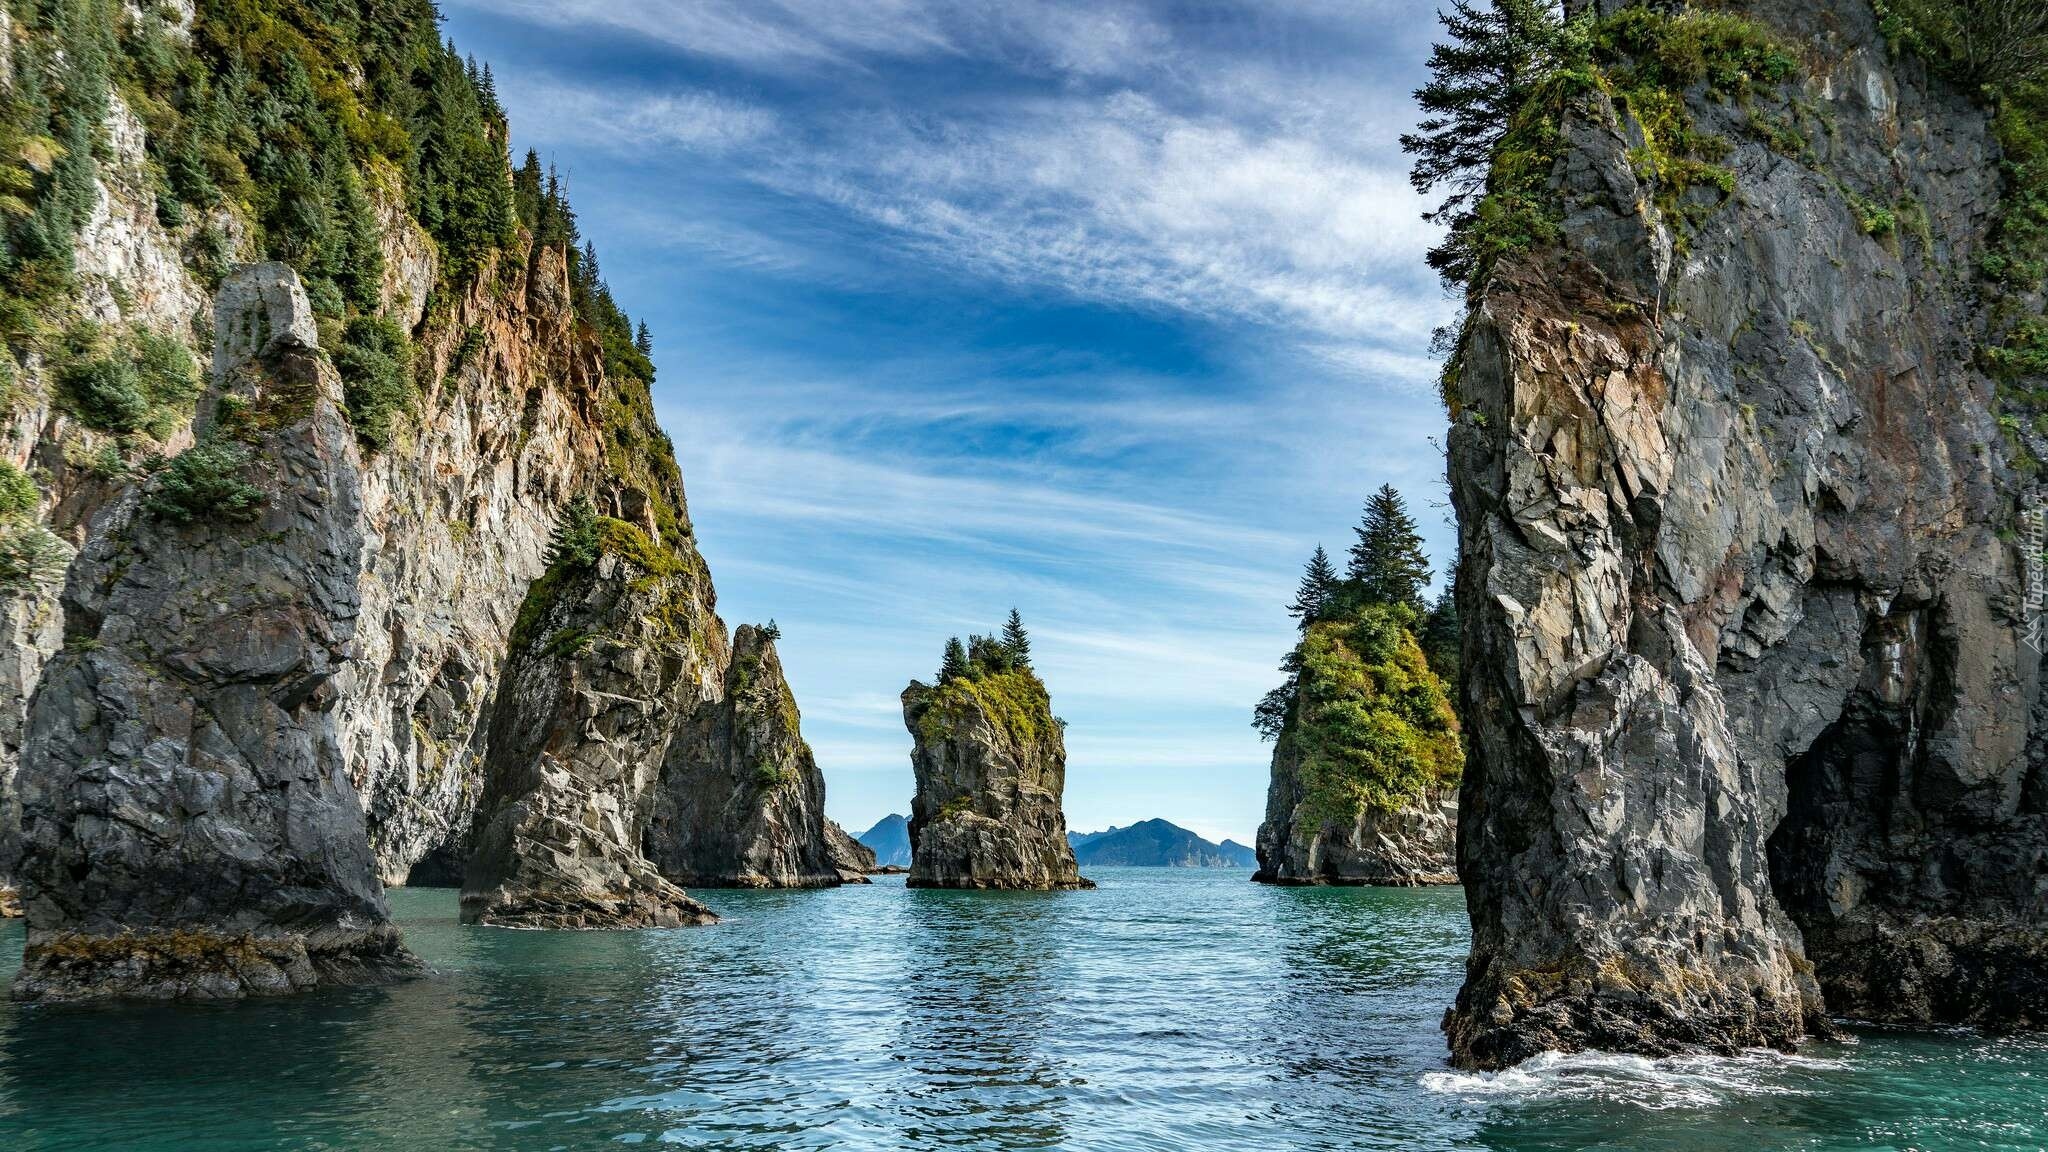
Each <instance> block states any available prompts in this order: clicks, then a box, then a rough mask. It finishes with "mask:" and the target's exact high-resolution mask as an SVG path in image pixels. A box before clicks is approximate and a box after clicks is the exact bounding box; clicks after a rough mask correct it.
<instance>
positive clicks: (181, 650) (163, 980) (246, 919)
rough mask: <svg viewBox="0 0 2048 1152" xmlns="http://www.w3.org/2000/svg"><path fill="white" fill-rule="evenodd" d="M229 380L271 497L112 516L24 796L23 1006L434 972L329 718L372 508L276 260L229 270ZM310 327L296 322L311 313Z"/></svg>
mask: <svg viewBox="0 0 2048 1152" xmlns="http://www.w3.org/2000/svg"><path fill="white" fill-rule="evenodd" d="M220 299H221V313H220V316H219V318H218V321H217V325H216V332H217V334H218V341H219V343H218V345H217V354H216V366H217V367H218V368H220V369H222V372H221V374H220V375H219V376H217V378H216V381H215V388H214V392H213V393H212V394H210V395H209V397H208V398H207V402H206V405H205V407H204V408H203V409H202V419H206V418H207V416H206V413H208V412H213V413H216V414H218V413H219V412H220V411H221V409H220V405H221V404H222V403H224V401H222V400H221V399H220V397H221V396H222V395H223V394H225V395H229V396H232V397H234V399H235V402H236V403H237V405H238V410H239V412H240V418H239V424H238V427H239V428H240V430H239V431H236V432H233V433H228V432H226V431H223V433H222V434H223V435H235V436H237V437H238V438H239V439H240V440H242V441H245V442H246V444H247V446H248V450H249V453H250V462H249V463H248V464H247V466H246V467H244V468H243V469H242V475H243V478H244V480H245V481H246V482H248V483H252V484H254V485H255V486H256V487H257V488H258V489H260V491H261V492H262V496H263V503H262V505H261V508H260V510H259V511H258V512H257V514H256V515H255V518H254V519H252V520H249V521H247V522H236V521H232V520H226V519H223V518H220V517H218V516H211V515H209V514H208V510H204V509H200V510H196V511H198V512H199V515H197V516H195V517H194V518H193V519H192V521H191V522H190V523H182V524H181V523H179V522H177V521H176V520H175V519H174V518H172V517H170V516H169V515H167V514H165V513H164V512H162V511H160V510H159V509H158V508H157V507H155V506H154V500H155V499H156V498H159V497H161V495H162V493H163V481H162V479H161V478H159V479H158V480H156V481H153V482H152V483H151V484H150V485H148V486H147V487H146V488H145V489H144V490H143V491H142V492H140V493H132V494H131V495H130V496H129V497H127V498H125V499H124V500H123V501H122V502H120V503H119V504H117V505H116V506H114V507H112V508H110V509H109V510H108V511H107V512H106V513H104V514H103V516H102V522H101V523H100V524H99V525H98V526H97V528H96V530H95V531H94V533H93V535H92V538H91V541H90V543H89V544H88V546H87V548H86V549H85V551H84V552H83V553H82V554H81V556H80V558H79V560H78V562H77V563H76V564H75V565H74V566H73V569H72V571H71V574H70V578H69V582H68V585H67V587H66V591H65V628H66V633H67V636H66V642H65V646H64V649H63V651H62V652H60V653H59V654H58V655H57V656H56V657H55V658H54V659H53V660H52V661H51V662H50V665H49V667H48V668H47V669H46V670H45V671H44V674H43V677H42V683H41V687H40V688H39V690H38V692H37V694H36V697H35V700H34V703H33V704H32V705H31V707H30V710H29V716H28V732H27V738H26V741H25V744H24V751H23V757H22V765H21V770H20V779H19V787H20V793H21V804H22V816H23V835H24V839H25V841H26V844H27V851H26V854H25V856H24V862H23V880H24V884H23V887H24V896H25V903H26V906H27V914H28V943H27V949H26V952H25V955H24V958H23V966H22V970H21V973H20V975H19V976H18V977H17V978H16V980H15V984H14V987H13V994H14V995H15V996H16V997H17V998H21V999H38V1000H62V999H72V998H88V997H91V998H98V997H107V996H125V997H152V998H230V997H238V996H243V995H252V994H266V993H278V992H287V991H292V990H295V989H299V988H304V987H307V986H310V985H313V984H317V983H348V982H357V981H362V980H368V979H377V978H384V977H390V976H394V975H403V974H408V973H411V972H414V971H417V970H418V962H417V961H415V960H414V959H413V958H412V957H411V955H410V954H409V953H407V952H406V951H405V949H404V947H403V946H402V945H401V944H400V942H399V939H398V934H397V930H396V929H395V928H393V927H392V926H391V925H390V924H389V923H388V918H387V916H386V912H385V907H384V898H383V891H382V889H381V888H380V887H379V886H378V884H377V879H376V874H375V870H374V868H373V862H372V859H371V855H370V851H369V839H368V836H367V833H366V830H365V827H364V822H363V812H362V806H361V802H360V801H359V800H358V798H357V796H356V795H355V792H354V790H353V788H352V787H351V786H350V782H349V778H348V775H347V773H346V771H345V770H344V763H343V758H342V753H341V747H340V741H339V731H338V726H337V723H336V718H335V715H334V705H335V702H336V697H337V687H336V680H337V678H338V676H339V674H340V673H341V672H342V670H343V669H344V667H345V665H346V663H347V660H348V658H349V649H350V645H351V643H352V642H353V641H354V639H355V633H356V623H357V618H358V616H359V614H360V610H361V605H360V600H359V597H358V593H357V583H358V577H359V573H360V568H361V564H362V557H363V510H362V498H361V490H360V485H359V467H360V465H359V462H358V460H357V456H356V444H355V435H354V432H353V430H352V429H351V428H350V426H349V424H348V421H347V419H346V418H345V417H344V416H343V414H342V411H341V408H340V396H341V388H340V381H339V379H338V378H337V377H336V376H335V374H334V370H333V368H332V367H331V366H330V365H329V364H328V363H327V361H326V360H325V358H324V357H322V356H321V355H320V354H319V352H318V350H317V348H316V347H315V346H314V345H313V344H312V343H310V342H309V336H310V333H311V322H310V321H311V312H310V309H309V308H308V307H307V305H306V301H305V296H304V293H303V292H302V291H301V290H300V288H299V285H298V279H297V277H296V276H295V275H294V274H293V273H292V272H291V270H290V269H289V268H287V267H285V266H284V265H281V264H264V265H255V266H251V267H246V268H244V269H242V270H240V271H238V272H237V273H236V274H235V275H234V276H233V277H232V278H231V279H230V281H229V282H228V284H227V285H225V286H224V288H223V290H222V292H221V294H220ZM302 319H303V320H304V323H303V324H302V323H300V321H301V320H302Z"/></svg>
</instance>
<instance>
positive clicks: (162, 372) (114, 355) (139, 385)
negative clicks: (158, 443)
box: [56, 323, 200, 440]
mask: <svg viewBox="0 0 2048 1152" xmlns="http://www.w3.org/2000/svg"><path fill="white" fill-rule="evenodd" d="M59 360H60V363H59V365H58V367H57V371H56V379H57V402H58V405H59V406H60V407H62V408H63V409H64V410H65V411H66V412H69V413H70V414H71V415H73V416H75V417H77V418H78V420H79V422H80V423H82V424H84V425H85V426H86V427H88V428H92V429H96V430H98V431H101V432H116V433H126V432H146V433H148V434H149V435H151V436H154V437H156V438H157V439H159V440H161V439H164V438H165V437H167V436H169V435H170V434H171V433H172V432H173V431H175V430H176V428H177V427H178V426H179V425H180V424H182V423H183V422H184V420H185V419H186V418H187V417H188V416H189V415H190V414H191V411H192V404H193V402H194V401H195V400H197V399H198V398H199V392H200V383H199V369H198V367H197V365H196V364H195V363H194V362H193V359H192V353H191V352H190V351H188V350H187V349H186V348H185V345H184V344H183V343H181V342H179V341H177V340H175V339H172V338H170V337H167V336H160V335H157V334H156V333H154V332H151V331H149V330H148V329H144V328H137V329H135V330H133V331H131V332H126V333H120V334H118V335H115V334H112V333H110V332H109V331H108V330H106V329H103V328H101V327H100V326H98V325H95V324H90V323H86V324H80V325H77V326H75V327H74V328H72V329H71V331H70V332H68V333H66V335H65V340H64V346H63V348H62V349H61V350H60V352H59Z"/></svg>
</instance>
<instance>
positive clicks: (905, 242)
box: [444, 0, 1454, 843]
mask: <svg viewBox="0 0 2048 1152" xmlns="http://www.w3.org/2000/svg"><path fill="white" fill-rule="evenodd" d="M444 7H445V8H446V13H447V30H448V33H449V35H450V36H451V37H452V38H453V39H454V40H455V41H456V44H457V47H458V48H460V49H461V50H463V51H465V52H469V53H473V54H475V55H476V56H478V57H479V58H480V59H481V60H483V61H487V62H488V63H490V65H491V66H492V69H493V71H494V74H495V76H496V78H497V82H498V86H499V90H500V94H501V95H502V97H503V98H504V101H505V104H506V107H507V109H508V111H509V113H510V115H511V118H512V124H513V144H514V147H515V149H518V150H524V149H525V148H527V147H533V148H537V149H539V150H540V151H541V153H542V154H543V155H544V156H545V157H547V158H549V159H551V160H553V161H554V162H555V163H556V164H558V165H559V166H560V168H561V170H562V171H563V172H564V173H565V174H566V176H567V177H568V180H569V186H570V193H571V198H572V200H573V202H574V204H575V206H576V208H577V211H578V213H579V216H580V219H581V222H582V228H583V232H584V234H585V235H586V236H587V237H589V238H591V239H592V240H594V241H595V242H596V244H597V246H598V252H599V256H600V258H601V261H602V266H603V270H604V274H605V276H606V278H607V279H608V280H609V281H610V283H611V285H612V288H613V290H614V292H615V294H616V295H617V296H618V298H619V300H620V302H621V304H623V305H624V306H625V308H626V309H627V311H628V312H630V313H631V314H632V315H633V316H634V317H635V318H636V319H645V320H646V321H647V323H648V324H649V326H650V327H651V328H652V330H653V333H654V341H655V361H656V363H657V365H658V367H659V369H660V382H659V383H658V385H657V386H656V389H655V398H656V403H657V406H658V408H659V411H660V414H661V417H662V422H663V424H664V425H665V426H666V427H667V428H668V430H669V432H670V433H671V434H672V435H673V436H674V438H675V442H676V446H677V450H678V452H679V453H680V455H681V457H682V465H683V475H684V478H685V482H686V484H687V486H688V489H689V496H690V506H691V513H692V516H693V518H694V519H695V521H696V524H697V531H698V539H699V542H700V544H701V546H702V548H703V550H704V553H705V556H706V558H707V559H708V560H709V562H710V564H711V570H712V573H713V576H714V577H715V579H716V580H717V584H718V590H719V608H720V612H721V614H722V615H723V616H724V617H725V619H726V620H727V621H728V622H729V623H734V624H736V623H740V622H744V621H750V620H751V621H760V620H766V619H768V618H770V617H773V618H774V619H775V620H776V621H777V622H778V623H779V624H780V625H781V626H782V630H783V640H782V643H781V650H782V658H783V662H784V664H785V666H786V667H787V669H788V672H789V677H790V680H791V682H792V684H793V685H794V686H795V689H796V692H797V700H798V703H799V705H800V706H801V708H802V710H803V714H804V730H805V735H806V736H807V737H808V738H809V739H810V742H811V744H812V746H813V747H814V748H815V749H816V751H817V754H818V759H819V762H820V764H822V765H823V767H824V771H825V777H826V781H827V795H828V802H827V807H828V810H829V811H830V813H831V814H832V815H833V816H834V817H836V818H837V819H839V820H840V822H841V823H843V824H845V825H846V826H847V827H849V828H851V829H853V830H854V831H855V832H856V833H858V832H860V831H861V830H863V829H864V828H866V827H867V826H868V825H869V824H871V823H873V822H874V821H875V820H876V819H878V818H879V817H881V816H882V815H884V814H886V813H888V812H892V811H907V810H908V807H909V798H910V793H911V789H912V784H911V774H910V767H909V750H910V739H909V736H908V735H907V734H906V732H905V731H904V728H903V722H902V718H901V714H900V711H899V707H898V704H897V696H898V694H899V693H900V692H901V691H902V689H903V687H904V685H905V684H906V683H907V682H908V681H909V680H910V679H911V678H912V677H923V678H929V677H930V676H931V674H932V671H933V669H935V668H936V667H937V665H938V660H939V655H940V650H941V648H942V646H943V644H944V642H945V640H946V638H947V637H948V636H951V635H956V634H964V633H967V632H970V631H992V630H993V629H995V628H996V627H997V626H998V625H999V624H1000V623H1001V621H1002V619H1003V616H1004V615H1005V614H1006V613H1007V612H1008V611H1009V609H1010V607H1011V606H1012V605H1015V606H1016V607H1017V608H1019V609H1020V610H1021V611H1022V612H1023V614H1024V618H1025V621H1026V623H1027V625H1028V626H1029V627H1030V628H1031V631H1032V636H1033V645H1034V647H1033V651H1034V656H1035V659H1036V663H1037V665H1038V667H1039V670H1040V672H1041V674H1042V675H1043V676H1044V677H1045V680H1046V682H1047V684H1048V686H1049V687H1050V689H1051V691H1052V697H1053V707H1054V710H1055V711H1056V712H1057V713H1058V714H1059V715H1061V716H1062V717H1064V718H1065V719H1066V720H1067V721H1068V722H1069V724H1070V727H1069V729H1068V733H1067V747H1068V774H1067V796H1066V807H1067V815H1068V819H1069V822H1070V823H1071V824H1072V825H1073V826H1074V827H1076V828H1081V829H1096V828H1101V827H1105V826H1107V825H1110V824H1128V823H1131V822H1133V821H1136V820H1141V819H1145V818H1148V817H1153V816H1163V817H1165V818H1167V819H1169V820H1172V821H1174V822H1175V823H1178V824H1182V825H1185V826H1187V827H1189V828H1192V829H1194V830H1195V831H1197V832H1199V833H1202V834H1203V835H1206V836H1209V837H1210V838H1212V839H1221V838H1223V837H1226V836H1228V837H1231V838H1234V839H1237V840H1240V841H1243V842H1246V843H1249V842H1250V841H1251V837H1252V834H1253V833H1254V831H1255V830H1256V829H1257V827H1258V823H1259V820H1260V818H1261V816H1262V815H1263V809H1264V805H1265V789H1266V778H1267V766H1268V756H1269V749H1268V747H1267V746H1266V745H1264V744H1262V743H1261V742H1260V741H1259V740H1258V738H1257V736H1256V734H1255V733H1254V732H1253V731H1252V729H1251V727H1250V725H1249V720H1250V714H1251V707H1252V705H1253V704H1254V703H1255V702H1256V701H1257V700H1258V698H1259V696H1260V695H1261V694H1262V693H1263V692H1265V691H1266V690H1267V689H1268V688H1270V687H1271V686H1272V685H1273V684H1274V683H1275V682H1277V680H1278V673H1277V672H1276V671H1275V666H1276V665H1277V663H1278V661H1279V659H1280V656H1281V655H1282V653H1283V652H1284V651H1285V650H1286V648H1287V646H1288V645H1289V643H1290V642H1291V639H1292V635H1293V632H1292V624H1291V621H1289V619H1288V618H1287V616H1286V614H1285V607H1284V606H1285V604H1286V601H1287V599H1288V597H1289V595H1290V594H1291V592H1292V588H1293V584H1294V581H1295V579H1296V576H1297V575H1298V573H1299V570H1300V566H1301V563H1302V561H1303V560H1304V559H1306V557H1307V555H1308V553H1309V551H1310V550H1311V549H1312V548H1313V547H1314V546H1315V545H1316V544H1317V543H1318V542H1322V543H1324V544H1325V545H1327V546H1329V547H1330V549H1331V551H1332V552H1333V553H1337V552H1340V550H1341V548H1342V547H1343V546H1345V545H1347V544H1348V543H1349V541H1350V526H1351V525H1352V524H1353V523H1354V522H1355V521H1356V519H1357V514H1358V510H1359V507H1360V505H1361V503H1362V501H1363V499H1364V497H1365V495H1366V493H1367V492H1368V491H1370V490H1371V489H1373V488H1375V487H1377V486H1378V485H1379V484H1381V483H1383V482H1384V483H1392V484H1394V485H1395V486H1397V487H1398V488H1400V489H1401V490H1402V491H1403V492H1404V493H1405V494H1406V495H1407V497H1408V500H1409V503H1410V506H1411V507H1412V508H1413V509H1414V510H1415V511H1416V513H1417V514H1418V517H1419V519H1420V520H1421V521H1422V523H1423V527H1424V530H1425V535H1426V538H1427V541H1428V544H1429V548H1430V555H1431V556H1432V557H1433V558H1436V559H1438V560H1442V559H1443V558H1446V557H1448V556H1450V555H1451V551H1452V546H1453V534H1452V531H1451V528H1450V526H1449V523H1448V510H1447V508H1446V507H1445V505H1446V496H1445V492H1444V488H1443V485H1442V472H1443V468H1442V461H1441V457H1440V455H1439V453H1438V451H1437V448H1436V446H1435V443H1434V441H1436V440H1438V439H1440V436H1441V432H1442V429H1443V416H1442V412H1441V408H1440V407H1439V405H1438V403H1437V401H1436V399H1435V398H1434V394H1433V388H1432V381H1433V378H1434V372H1435V365H1434V364H1433V363H1432V362H1431V360H1430V358H1429V355H1428V344H1429V333H1430V330H1431V328H1432V327H1434V326H1436V325H1438V324H1441V323H1444V322H1445V321H1447V320H1448V319H1449V318H1450V316H1451V314H1452V312H1453V310H1454V309H1453V306H1452V304H1451V302H1450V301H1449V300H1448V299H1447V298H1446V297H1445V295H1444V293H1443V292H1442V290H1441V289H1440V288H1439V287H1438V286H1437V284H1436V281H1435V278H1434V277H1433V276H1432V275H1431V274H1430V273H1429V272H1428V270H1427V269H1426V268H1425V267H1424V266H1423V262H1422V253H1423V251H1424V249H1426V248H1427V247H1428V245H1429V244H1430V243H1431V242H1432V240H1433V238H1434V231H1433V229H1431V228H1430V227H1429V226H1428V225H1426V224H1424V223H1423V222H1422V221H1421V220H1420V219H1419V215H1420V212H1421V211H1422V209H1423V207H1424V204H1423V203H1422V202H1421V200H1420V199H1419V198H1418V197H1416V196H1415V194H1414V193H1413V192H1412V191H1411V190H1410V189H1409V188H1408V185H1407V182H1406V178H1405V172H1406V165H1405V163H1404V162H1403V158H1402V156H1401V155H1400V151H1399V146H1398V144H1397V143H1396V137H1397V136H1398V135H1399V134H1400V133H1401V132H1402V131H1403V130H1405V129H1406V128H1407V127H1408V126H1409V125H1410V124H1411V123H1412V122H1413V120H1414V115H1415V113H1414V109H1413V105H1412V102H1411V99H1410V97H1409V93H1410V92H1411V91H1412V90H1413V89H1414V88H1415V87H1416V85H1417V84H1418V83H1419V82H1420V80H1421V79H1422V61H1423V59H1424V57H1425V54H1426V52H1427V49H1428V41H1429V39H1430V37H1431V35H1432V34H1433V32H1434V21H1433V19H1432V18H1431V17H1430V15H1429V12H1430V10H1429V9H1428V8H1427V7H1426V6H1422V5H1417V4H1414V3H1412V2H1408V3H1394V2H1386V0H1244V2H1242V3H1225V2H1222V0H1189V2H1184V3H1164V2H1143V0H1002V2H1001V3H994V2H987V3H984V2H981V0H863V2H861V3H850V2H847V0H694V2H684V0H666V2H664V0H646V2H641V3H634V4H620V3H614V2H611V0H446V2H445V3H444Z"/></svg>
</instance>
